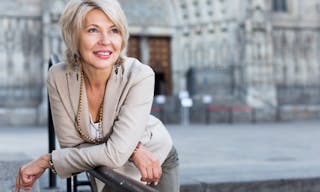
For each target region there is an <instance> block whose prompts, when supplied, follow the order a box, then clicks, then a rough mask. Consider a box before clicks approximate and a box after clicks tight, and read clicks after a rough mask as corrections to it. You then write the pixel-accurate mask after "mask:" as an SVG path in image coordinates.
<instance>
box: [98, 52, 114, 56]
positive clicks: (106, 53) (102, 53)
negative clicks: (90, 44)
mask: <svg viewBox="0 0 320 192" xmlns="http://www.w3.org/2000/svg"><path fill="white" fill-rule="evenodd" d="M97 54H98V55H103V56H108V55H110V54H111V52H97Z"/></svg>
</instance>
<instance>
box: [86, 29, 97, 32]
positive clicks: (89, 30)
mask: <svg viewBox="0 0 320 192" xmlns="http://www.w3.org/2000/svg"><path fill="white" fill-rule="evenodd" d="M88 32H89V33H95V32H97V29H96V28H90V29H88Z"/></svg>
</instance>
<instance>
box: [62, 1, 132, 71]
mask: <svg viewBox="0 0 320 192" xmlns="http://www.w3.org/2000/svg"><path fill="white" fill-rule="evenodd" d="M93 9H99V10H101V11H102V12H104V13H105V14H106V16H107V17H108V18H109V19H110V20H111V21H112V22H113V23H114V24H115V26H116V27H117V29H118V30H119V31H120V33H121V36H122V39H123V41H122V46H121V53H120V58H119V59H120V62H122V61H123V58H124V57H125V55H126V54H125V49H126V46H127V44H128V39H129V32H128V23H127V19H126V17H125V15H124V12H123V10H122V8H121V6H120V4H119V2H118V1H117V0H70V1H69V2H68V3H67V5H66V7H65V9H64V12H63V14H62V16H61V18H60V25H61V31H62V37H63V40H64V42H65V44H66V46H67V49H66V52H65V56H66V60H67V63H68V65H70V66H72V65H73V64H74V62H75V58H80V55H79V50H78V43H79V32H80V31H81V30H82V28H83V24H84V19H85V17H86V15H87V14H88V13H89V12H90V11H91V10H93Z"/></svg>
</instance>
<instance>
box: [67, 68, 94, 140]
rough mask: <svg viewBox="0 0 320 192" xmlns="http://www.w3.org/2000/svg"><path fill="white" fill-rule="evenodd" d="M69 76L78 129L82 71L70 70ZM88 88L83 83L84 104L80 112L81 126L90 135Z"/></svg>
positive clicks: (70, 94) (75, 122)
mask: <svg viewBox="0 0 320 192" xmlns="http://www.w3.org/2000/svg"><path fill="white" fill-rule="evenodd" d="M67 78H68V82H67V83H68V88H69V98H70V103H71V105H72V109H73V112H74V117H75V120H74V124H75V128H76V129H77V118H78V117H77V116H78V109H79V99H80V84H81V73H80V72H69V73H68V75H67ZM85 90H86V88H85V85H84V83H83V85H82V98H81V101H82V106H81V114H80V128H81V130H82V131H83V132H84V134H86V135H88V136H90V135H91V134H90V120H89V111H88V101H87V95H86V91H85ZM83 139H85V138H83Z"/></svg>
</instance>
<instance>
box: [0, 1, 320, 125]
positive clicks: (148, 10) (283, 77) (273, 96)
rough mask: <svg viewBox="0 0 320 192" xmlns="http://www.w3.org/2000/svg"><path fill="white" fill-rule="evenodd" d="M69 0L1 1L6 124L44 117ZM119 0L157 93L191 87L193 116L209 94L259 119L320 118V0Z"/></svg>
mask: <svg viewBox="0 0 320 192" xmlns="http://www.w3.org/2000/svg"><path fill="white" fill-rule="evenodd" d="M66 1H67V0H43V1H41V0H24V1H22V0H12V1H4V3H3V4H4V6H2V7H1V9H2V10H1V13H2V14H1V15H0V25H1V28H0V34H1V35H0V55H1V57H0V60H1V65H2V68H3V69H4V70H2V71H1V72H0V78H1V79H2V80H1V81H0V97H1V98H2V99H1V102H0V108H1V111H0V112H1V114H0V119H1V120H3V121H9V124H12V121H14V119H10V117H12V116H19V117H20V116H21V120H20V121H19V122H24V123H30V124H32V123H40V124H42V123H44V122H45V119H46V115H44V114H46V113H45V111H46V91H45V78H46V71H47V62H48V60H49V57H50V55H51V54H53V53H55V54H58V55H59V56H60V58H62V55H63V54H62V53H63V50H64V45H63V43H62V41H61V36H60V31H59V26H58V19H59V17H60V14H61V12H62V10H63V7H64V5H65V3H66ZM119 2H120V3H121V5H122V7H123V9H124V10H125V13H126V15H127V18H128V22H129V31H130V40H129V46H128V50H127V52H128V55H129V56H133V57H136V58H138V59H140V60H141V61H142V62H143V63H145V64H148V65H150V66H151V67H152V68H153V70H154V71H155V75H156V76H155V77H156V83H155V95H165V96H167V98H168V99H167V101H170V102H172V101H171V100H177V95H179V92H181V91H188V92H189V95H190V97H191V98H192V99H193V101H194V104H195V106H194V107H193V108H194V109H195V111H194V113H193V114H194V115H193V116H197V115H196V114H197V113H198V112H199V111H197V110H201V107H199V106H200V105H201V98H203V97H204V96H208V95H209V96H210V97H212V99H211V100H212V101H211V105H226V103H227V105H241V106H249V107H251V108H252V109H255V116H257V118H258V119H260V120H277V119H278V120H279V119H280V120H281V119H282V120H287V119H288V120H289V119H296V118H301V119H306V118H316V117H319V116H320V63H319V61H320V60H319V58H318V57H320V53H319V51H320V36H319V30H320V19H319V18H320V17H319V15H320V0H308V1H302V0H245V1H243V0H163V1H158V0H137V1H136V0H119ZM17 7H18V9H17ZM174 98H176V99H174ZM170 99H171V100H170ZM170 112H171V113H173V114H174V113H175V111H174V110H173V109H170V108H168V109H167V113H170ZM191 112H192V111H191ZM194 121H200V120H199V118H194ZM168 122H170V121H168ZM172 122H174V121H172Z"/></svg>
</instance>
